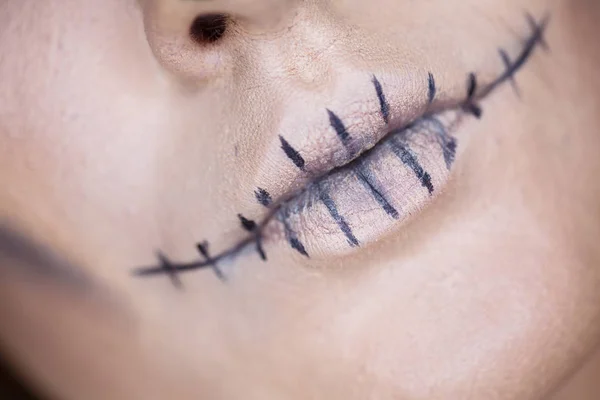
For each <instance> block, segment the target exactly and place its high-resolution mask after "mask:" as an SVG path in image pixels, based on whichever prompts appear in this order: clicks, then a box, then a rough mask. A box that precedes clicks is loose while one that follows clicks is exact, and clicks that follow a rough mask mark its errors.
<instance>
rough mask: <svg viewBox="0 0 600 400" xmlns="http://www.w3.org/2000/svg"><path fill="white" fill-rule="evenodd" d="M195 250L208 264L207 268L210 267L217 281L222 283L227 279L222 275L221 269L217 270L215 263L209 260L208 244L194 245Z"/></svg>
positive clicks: (211, 259) (213, 260) (205, 242)
mask: <svg viewBox="0 0 600 400" xmlns="http://www.w3.org/2000/svg"><path fill="white" fill-rule="evenodd" d="M196 249H197V250H198V251H199V252H200V254H201V255H202V257H204V259H205V260H206V262H207V263H208V264H207V266H210V268H211V269H212V271H213V272H214V274H215V275H216V276H217V278H219V280H220V281H222V282H224V281H226V280H227V278H226V277H225V274H223V271H221V268H219V266H218V265H217V261H216V260H215V259H213V258H211V256H210V254H209V253H208V242H207V241H204V242H202V243H196Z"/></svg>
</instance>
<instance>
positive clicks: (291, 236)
mask: <svg viewBox="0 0 600 400" xmlns="http://www.w3.org/2000/svg"><path fill="white" fill-rule="evenodd" d="M288 218H289V209H288V208H285V209H284V211H283V215H282V216H281V217H280V218H279V220H280V221H281V223H282V224H283V228H284V230H285V237H286V239H287V240H288V243H289V244H290V246H291V247H292V249H294V250H296V251H297V252H298V253H300V254H302V255H303V256H305V257H309V255H308V252H307V251H306V248H305V247H304V245H303V244H302V242H300V240H299V239H298V237H297V235H296V233H295V232H294V231H293V230H292V227H291V226H290V224H289V223H288V220H287V219H288ZM309 258H310V257H309Z"/></svg>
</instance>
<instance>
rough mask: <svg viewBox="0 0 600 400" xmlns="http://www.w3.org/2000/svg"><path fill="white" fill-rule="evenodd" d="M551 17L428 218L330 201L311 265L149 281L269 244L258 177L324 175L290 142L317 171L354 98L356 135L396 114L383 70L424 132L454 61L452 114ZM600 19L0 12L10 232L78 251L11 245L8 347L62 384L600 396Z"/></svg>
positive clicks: (252, 265)
mask: <svg viewBox="0 0 600 400" xmlns="http://www.w3.org/2000/svg"><path fill="white" fill-rule="evenodd" d="M525 10H526V11H528V12H529V13H531V15H533V16H534V18H535V19H536V20H537V21H538V22H539V21H541V20H542V19H543V18H544V16H545V15H549V16H550V22H549V24H548V26H547V29H546V31H545V34H544V38H545V42H546V43H547V44H548V46H549V51H548V52H544V51H543V50H542V49H541V48H540V47H536V48H535V50H534V52H533V53H532V55H531V57H530V58H529V59H528V61H527V62H526V64H525V65H524V66H523V67H522V68H521V69H520V70H519V71H518V72H517V74H516V76H515V80H516V83H517V84H518V89H519V92H520V94H521V95H520V98H519V97H518V96H517V95H516V94H515V91H514V90H513V89H512V88H511V84H510V82H506V83H505V84H503V85H501V86H499V87H498V88H497V89H496V90H494V91H493V93H491V94H490V95H489V96H487V97H485V98H483V99H481V100H478V105H479V106H481V108H482V110H483V116H482V118H481V119H477V118H475V117H474V116H473V115H471V114H469V113H467V112H460V114H461V115H462V117H463V118H462V120H461V123H460V124H459V126H458V127H457V129H456V130H455V131H453V134H454V135H455V136H456V138H457V139H458V148H457V154H456V159H455V161H454V164H453V166H452V169H451V170H450V172H449V176H446V175H444V173H441V172H440V173H436V172H435V171H437V170H436V169H435V168H434V167H435V166H436V165H437V166H439V165H441V164H439V163H438V164H439V165H438V164H435V163H434V164H435V165H433V164H432V168H433V169H432V172H431V174H432V180H433V181H434V183H435V184H436V189H437V188H438V187H439V190H437V191H436V192H435V196H434V197H433V199H432V200H431V201H427V202H425V203H423V204H420V203H419V204H417V205H416V206H415V207H414V210H412V212H411V215H410V219H408V218H406V219H403V220H401V221H400V222H396V223H393V224H392V223H389V224H388V225H389V226H388V225H386V227H385V228H381V229H380V226H381V225H380V224H381V222H380V221H383V218H372V217H371V214H369V213H370V212H371V211H372V210H373V209H374V207H367V206H365V207H366V208H365V210H366V211H365V210H363V209H360V210H358V211H356V212H355V213H352V212H345V214H344V215H346V216H347V218H348V221H349V223H350V225H351V226H352V227H353V228H354V229H355V231H356V232H357V235H359V236H360V235H363V236H360V239H361V246H359V247H356V248H349V247H347V246H346V245H345V244H346V238H345V237H344V235H343V234H342V233H340V232H339V231H336V230H335V229H337V228H336V225H335V224H332V222H331V219H327V218H331V217H330V216H329V215H328V214H327V213H326V212H325V211H321V212H320V213H319V212H316V211H315V212H314V213H313V214H311V215H309V214H306V216H305V217H304V216H303V218H305V219H304V220H303V221H305V222H306V221H308V222H306V225H304V227H305V229H304V230H301V228H299V227H296V228H298V229H299V234H301V235H303V236H302V238H303V239H304V240H305V244H306V246H307V249H318V251H316V250H315V251H313V252H312V253H311V254H313V255H314V256H313V257H311V258H306V257H304V256H302V255H300V254H299V253H298V252H296V251H294V250H293V249H291V248H290V246H289V245H288V244H287V242H286V241H285V240H284V238H282V237H281V235H277V234H273V235H271V236H269V237H265V244H264V247H265V251H266V252H267V255H268V261H267V262H263V261H262V260H260V258H259V257H258V255H257V254H256V253H254V252H251V251H247V252H244V253H243V254H240V255H239V256H238V257H236V258H235V259H233V260H226V262H224V263H223V270H224V272H225V273H226V275H227V278H228V279H227V281H226V282H222V281H220V280H219V279H217V277H216V276H215V274H214V273H213V272H212V271H211V270H209V269H203V270H199V271H195V272H189V273H185V274H180V276H179V278H180V279H181V281H182V282H183V289H182V290H178V289H176V288H175V287H173V285H172V283H171V281H170V280H169V279H168V277H167V276H164V275H160V276H149V277H138V276H134V275H132V271H133V270H134V268H136V267H139V266H146V265H152V264H156V263H157V260H156V257H155V251H156V250H161V251H162V252H163V253H164V254H166V255H168V257H169V258H170V259H172V260H191V259H198V254H197V250H196V248H195V243H196V242H198V241H201V240H204V239H206V240H208V241H209V242H210V250H211V252H212V254H217V253H219V252H220V251H223V250H226V249H227V248H229V247H231V246H232V245H234V244H235V243H236V242H239V241H240V240H243V239H244V238H245V237H247V236H248V233H246V232H244V231H243V230H242V229H241V228H240V226H239V221H238V218H237V216H236V215H237V213H242V214H244V215H245V216H248V217H250V218H252V219H255V220H256V221H260V220H261V219H262V218H263V217H265V215H266V214H267V210H266V209H265V207H263V206H262V205H260V204H258V203H257V201H256V198H255V196H254V190H256V188H257V187H263V188H268V189H269V191H270V192H271V193H273V196H274V197H275V195H276V194H277V193H279V192H284V191H285V190H286V188H289V186H290V185H291V183H290V182H291V180H292V179H295V178H296V177H297V176H299V175H302V174H301V173H300V172H302V171H300V172H299V169H298V168H297V167H296V166H295V165H294V164H293V163H292V162H291V160H290V159H288V158H286V156H285V154H284V153H283V152H282V151H281V149H280V140H279V138H278V135H280V134H282V135H284V134H285V135H286V138H288V139H289V140H290V141H293V143H295V144H298V146H299V147H301V148H302V151H303V155H304V156H305V158H306V160H307V168H306V169H309V168H316V167H315V165H316V164H315V163H318V162H325V161H323V160H324V159H326V158H327V157H328V156H329V155H331V151H334V150H335V146H338V145H339V143H338V142H337V141H336V140H337V139H336V140H333V139H332V140H333V141H332V142H328V141H327V140H329V139H328V138H330V137H329V136H327V135H335V132H333V131H332V130H331V129H330V128H329V125H328V124H329V121H328V119H327V114H326V113H325V109H326V108H331V109H334V110H336V111H337V112H339V114H340V115H341V116H342V117H343V119H344V121H345V122H346V123H347V125H348V126H349V127H353V128H355V129H354V130H353V131H352V135H353V136H355V137H359V135H360V134H361V133H364V132H369V129H371V128H372V127H373V126H379V125H377V124H381V121H380V120H377V119H376V118H375V117H374V116H379V114H377V112H378V110H379V109H378V108H377V107H378V103H377V98H376V97H375V96H374V93H375V92H374V90H373V86H372V84H371V77H372V76H373V74H375V75H376V76H377V77H379V78H380V80H381V84H382V87H383V89H384V91H385V94H386V96H387V98H388V100H389V105H390V118H391V120H393V121H396V122H397V121H399V120H401V119H402V118H408V117H406V116H407V115H410V113H411V112H413V113H416V112H417V111H419V107H418V105H419V104H421V103H423V99H426V97H427V93H428V92H427V74H428V73H429V72H431V73H432V74H433V75H434V76H435V81H436V84H437V89H438V90H437V93H436V100H435V101H434V102H433V104H432V109H435V110H439V109H441V108H446V107H448V106H449V105H454V106H458V105H460V104H461V103H464V101H465V99H466V80H467V75H468V73H470V72H475V73H476V75H477V77H478V80H479V82H480V87H485V85H486V84H489V83H490V82H491V81H493V80H494V79H495V78H496V77H497V76H499V75H501V74H502V73H503V71H504V70H505V66H504V64H503V63H502V59H501V58H500V57H499V55H498V48H503V49H505V50H506V52H507V53H508V54H509V55H510V58H511V59H512V60H514V59H516V57H517V56H518V55H519V53H520V52H521V51H522V49H523V45H524V41H525V40H526V39H527V38H528V37H529V36H530V35H531V32H532V27H531V26H529V24H528V22H527V20H526V19H525V15H524V11H525ZM207 12H219V13H225V14H230V15H231V20H232V22H231V24H230V25H229V26H228V28H227V30H226V32H225V35H224V36H223V38H221V39H219V40H218V41H216V42H214V43H211V44H207V43H203V42H200V43H199V42H198V41H194V40H192V39H191V38H190V36H189V29H190V26H191V24H192V21H193V20H194V18H195V17H196V16H197V15H202V14H205V13H207ZM599 18H600V3H598V2H596V1H594V0H572V1H566V0H556V1H544V0H527V1H516V0H511V1H505V0H486V1H480V0H477V1H475V0H473V1H458V0H455V1H448V0H435V1H427V2H409V1H399V0H377V1H369V2H365V1H360V0H340V1H328V0H312V1H287V2H286V1H275V0H269V1H262V0H261V1H259V0H256V1H252V2H250V1H248V0H245V1H242V0H228V1H220V0H213V1H204V2H202V1H178V0H147V1H141V0H140V1H139V2H137V1H134V0H106V1H103V2H94V1H91V0H57V1H54V2H40V1H35V0H4V1H0V26H2V28H1V30H0V48H1V49H2V55H1V56H0V76H1V77H2V84H1V85H0V116H1V118H0V133H1V135H0V160H1V161H0V176H1V177H2V187H3V189H4V190H3V191H2V195H1V196H0V211H1V212H2V218H3V220H4V221H3V224H4V225H3V226H4V227H10V229H11V230H12V231H18V232H20V235H23V236H27V237H28V238H29V240H30V241H34V242H35V243H37V244H38V245H40V246H44V247H45V248H49V249H52V251H53V252H54V254H58V255H60V257H64V258H66V259H68V260H70V263H71V265H72V266H71V267H64V265H63V267H64V268H63V267H60V268H62V269H61V271H67V272H65V273H64V274H63V273H60V272H56V271H54V272H51V273H46V274H39V272H40V271H44V270H50V269H52V268H51V266H48V265H45V264H44V262H42V261H40V260H39V259H36V260H33V261H32V260H30V261H26V260H19V257H15V256H13V257H8V256H7V255H6V254H2V257H1V258H0V261H1V262H2V266H1V267H2V268H1V269H0V273H1V274H2V277H1V279H0V286H1V290H0V318H2V320H3V321H4V322H3V324H2V325H1V326H0V343H2V346H3V349H4V350H3V351H4V352H5V353H6V355H7V356H8V357H9V358H10V360H11V361H12V362H14V364H15V365H16V366H17V367H18V368H19V370H20V371H22V372H23V373H24V374H25V376H26V377H27V379H30V380H31V382H32V383H33V384H34V385H35V386H36V387H37V388H39V390H41V391H42V392H44V393H49V394H52V395H54V396H56V397H57V398H61V399H83V398H85V399H138V398H139V399H142V398H143V399H166V398H176V399H198V398H207V399H242V398H243V399H313V398H314V399H402V400H404V399H406V400H413V399H414V400H416V399H428V400H433V399H471V398H472V399H517V400H521V399H523V400H525V399H563V398H564V399H587V398H590V399H592V398H593V397H589V396H592V394H591V393H595V391H592V389H593V385H594V384H595V379H594V376H595V375H594V374H595V372H594V371H596V370H595V369H594V368H598V364H599V363H598V361H597V358H595V357H594V351H595V348H596V346H597V345H598V344H599V342H600V246H598V238H599V237H600V207H599V206H598V205H599V204H600V179H598V174H599V173H600V157H598V149H599V148H600V135H599V134H598V123H600V114H598V112H597V110H600V81H599V78H598V74H597V65H598V63H599V62H600V46H598V44H597V37H598V35H599V34H600V32H599V30H600V28H598V24H597V21H598V19H599ZM454 108H456V107H454ZM458 109H459V110H460V107H458ZM411 110H412V111H411ZM415 110H416V111H415ZM421 111H422V110H421ZM412 117H418V115H412ZM378 118H379V117H378ZM401 122H402V121H401ZM401 122H399V124H401ZM404 122H406V121H404ZM327 129H330V130H328V131H327ZM349 129H350V128H349ZM378 129H379V128H378ZM325 131H326V132H325ZM332 132H333V133H332ZM331 137H332V138H335V136H331ZM320 140H323V142H320ZM314 143H321V144H322V143H325V144H326V145H327V146H329V144H330V143H332V144H331V146H333V147H331V148H329V147H327V146H315V145H314ZM304 145H306V146H304ZM311 146H312V147H311ZM330 150H331V151H330ZM418 155H420V153H418ZM309 161H310V162H309ZM388 161H389V160H388ZM388 161H386V160H385V159H384V160H383V161H382V165H383V166H382V167H381V168H385V165H389V164H385V163H386V162H388ZM396 161H397V160H396ZM438 170H439V171H445V170H444V169H443V168H442V169H438ZM396 171H397V170H396ZM302 176H304V175H302ZM387 176H388V178H389V177H390V176H391V177H392V178H393V179H391V178H390V181H392V183H389V185H390V187H392V189H393V190H400V189H398V188H404V189H402V190H408V189H406V187H419V186H418V184H417V186H414V185H413V186H410V185H408V184H407V183H406V181H405V180H402V179H396V178H397V177H395V176H394V175H393V173H392V174H391V175H389V174H388V175H387ZM413 179H414V177H413ZM417 183H418V182H417ZM421 189H422V188H421ZM349 191H350V189H349V188H346V187H345V186H344V187H341V188H339V189H337V190H336V191H332V192H331V193H332V197H333V196H334V195H335V196H339V198H340V199H341V200H339V201H338V205H339V207H340V208H343V207H356V206H357V205H356V204H357V202H356V201H353V200H352V199H353V198H354V196H353V195H346V197H343V196H344V194H345V193H346V194H347V193H350V192H349ZM352 193H354V192H352ZM394 193H395V192H394ZM415 193H417V192H415ZM418 193H421V192H418ZM411 196H412V197H411ZM396 198H398V199H402V198H408V199H412V200H414V202H415V204H416V202H417V200H418V199H421V197H419V196H418V195H417V194H414V193H412V192H411V193H406V194H405V195H404V196H403V193H400V194H398V193H395V197H394V199H396ZM344 199H345V200H344ZM398 201H399V200H398ZM345 210H346V209H345ZM403 210H405V208H403ZM311 221H312V222H311ZM331 226H333V228H331V230H327V229H329V228H327V229H326V227H331ZM6 229H8V228H6ZM369 229H371V231H369ZM273 231H277V229H276V228H273ZM280 231H281V230H280ZM332 232H333V233H332ZM367 233H369V235H371V236H368V237H369V239H368V240H366V239H364V240H363V238H365V237H367ZM4 236H7V235H4ZM8 236H10V235H8ZM13 236H14V235H13ZM13 236H10V237H13ZM311 246H312V247H311ZM345 246H346V247H345ZM3 247H4V249H3V250H2V251H3V253H6V252H7V250H6V248H7V247H8V246H7V245H3ZM13 247H14V246H13ZM21 258H22V257H21ZM31 264H35V265H31ZM60 268H59V269H60ZM36 271H37V272H36ZM70 271H78V273H80V274H83V275H84V278H83V280H82V279H73V277H72V276H71V275H70V274H71V272H70ZM594 366H596V367H594ZM596 372H597V371H596ZM588 389H589V390H588ZM585 393H588V394H585ZM586 396H588V397H586Z"/></svg>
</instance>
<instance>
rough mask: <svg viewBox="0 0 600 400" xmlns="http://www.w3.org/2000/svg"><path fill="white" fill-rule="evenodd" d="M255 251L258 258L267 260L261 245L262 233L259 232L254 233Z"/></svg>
mask: <svg viewBox="0 0 600 400" xmlns="http://www.w3.org/2000/svg"><path fill="white" fill-rule="evenodd" d="M256 252H257V253H258V255H259V256H260V259H261V260H263V261H267V254H266V253H265V249H264V248H263V245H262V235H261V234H260V233H257V234H256Z"/></svg>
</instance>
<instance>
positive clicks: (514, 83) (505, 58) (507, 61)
mask: <svg viewBox="0 0 600 400" xmlns="http://www.w3.org/2000/svg"><path fill="white" fill-rule="evenodd" d="M498 53H499V54H500V58H501V59H502V62H503V63H504V68H506V69H510V67H511V64H510V57H509V56H508V53H507V52H506V51H505V50H504V49H498ZM509 80H510V83H511V85H512V87H513V90H514V91H515V93H516V94H517V96H518V97H521V91H520V90H519V87H518V86H517V81H516V80H515V76H514V75H511V76H510V78H509Z"/></svg>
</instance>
